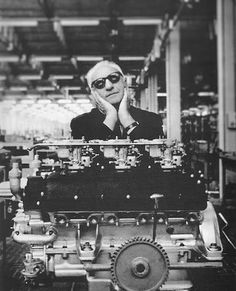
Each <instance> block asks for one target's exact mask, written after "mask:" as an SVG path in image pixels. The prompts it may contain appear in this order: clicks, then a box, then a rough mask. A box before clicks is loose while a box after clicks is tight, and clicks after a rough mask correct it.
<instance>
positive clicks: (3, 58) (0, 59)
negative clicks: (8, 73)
mask: <svg viewBox="0 0 236 291" xmlns="http://www.w3.org/2000/svg"><path fill="white" fill-rule="evenodd" d="M19 60H20V57H19V56H17V55H5V56H4V55H0V62H1V63H4V62H6V63H11V62H18V61H19Z"/></svg>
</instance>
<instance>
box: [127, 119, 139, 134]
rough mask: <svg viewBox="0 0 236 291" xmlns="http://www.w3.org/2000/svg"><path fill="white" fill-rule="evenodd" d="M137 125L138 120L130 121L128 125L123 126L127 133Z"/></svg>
mask: <svg viewBox="0 0 236 291" xmlns="http://www.w3.org/2000/svg"><path fill="white" fill-rule="evenodd" d="M137 126H139V122H138V121H134V122H132V123H131V124H130V125H129V126H127V127H125V131H126V133H127V134H128V135H129V134H130V133H131V132H132V131H133V130H134V129H135V128H136V127H137Z"/></svg>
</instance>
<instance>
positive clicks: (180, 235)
mask: <svg viewBox="0 0 236 291" xmlns="http://www.w3.org/2000/svg"><path fill="white" fill-rule="evenodd" d="M31 151H32V152H33V153H34V157H35V158H34V160H33V162H32V163H31V171H32V174H31V176H29V177H28V181H27V185H26V187H25V189H19V192H21V193H20V195H19V196H21V199H20V200H19V208H18V210H17V213H16V215H15V217H14V230H13V232H12V236H13V239H14V240H15V241H16V242H18V243H26V244H29V246H30V252H29V253H26V256H25V261H24V269H23V270H22V274H23V275H24V278H25V280H26V281H27V282H30V283H32V284H34V283H36V284H37V283H38V282H47V281H48V280H49V279H50V280H52V281H53V280H57V279H68V278H69V279H71V280H75V279H76V280H78V279H79V280H80V279H81V280H85V281H86V282H87V289H88V290H89V291H95V290H96V291H110V290H126V291H137V290H142V291H144V290H145V291H151V290H182V291H183V290H190V289H191V288H192V282H191V280H190V279H189V276H188V271H189V270H190V269H191V270H193V269H195V268H211V267H212V268H217V267H221V265H222V262H221V261H222V244H221V240H220V235H219V227H218V222H217V216H216V213H215V211H214V208H213V206H212V205H211V203H209V202H208V201H207V196H206V194H205V185H204V177H203V175H202V173H199V172H193V171H192V170H191V168H190V167H189V163H188V157H187V156H186V155H185V151H184V148H183V144H181V143H179V142H177V141H174V140H167V139H156V140H134V141H130V140H129V139H125V140H122V139H115V140H108V141H102V140H91V141H88V142H86V141H85V140H83V139H81V140H57V141H47V142H45V143H41V144H36V145H34V146H33V147H32V148H31Z"/></svg>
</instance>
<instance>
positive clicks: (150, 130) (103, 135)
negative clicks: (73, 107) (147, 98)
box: [70, 106, 163, 140]
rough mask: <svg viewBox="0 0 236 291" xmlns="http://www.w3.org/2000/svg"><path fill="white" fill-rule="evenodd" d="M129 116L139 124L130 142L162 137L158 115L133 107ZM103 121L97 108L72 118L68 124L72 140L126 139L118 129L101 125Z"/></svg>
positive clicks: (160, 120) (102, 116)
mask: <svg viewBox="0 0 236 291" xmlns="http://www.w3.org/2000/svg"><path fill="white" fill-rule="evenodd" d="M130 114H131V116H132V117H133V118H134V120H136V121H138V122H139V126H137V127H136V128H135V129H134V130H133V131H132V132H131V134H130V138H131V140H134V139H140V138H144V139H154V138H160V137H162V136H163V130H162V119H161V116H160V115H158V114H156V113H153V112H148V111H145V110H141V109H139V108H136V107H133V106H131V107H130ZM104 119H105V115H103V114H102V113H101V112H100V111H99V110H98V109H97V108H93V109H92V110H91V112H89V113H84V114H82V115H79V116H77V117H75V118H73V119H72V120H71V124H70V126H71V130H72V137H73V138H74V139H81V138H82V137H84V138H85V139H86V140H92V139H102V140H106V139H113V138H115V137H116V136H118V138H126V134H125V133H123V134H121V133H120V131H119V130H118V128H115V129H114V131H112V130H110V128H108V127H107V126H106V125H105V124H103V121H104Z"/></svg>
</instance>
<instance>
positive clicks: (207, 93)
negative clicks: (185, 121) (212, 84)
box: [197, 92, 215, 97]
mask: <svg viewBox="0 0 236 291" xmlns="http://www.w3.org/2000/svg"><path fill="white" fill-rule="evenodd" d="M197 95H198V96H199V97H205V96H207V97H213V96H215V93H214V92H198V93H197Z"/></svg>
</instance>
